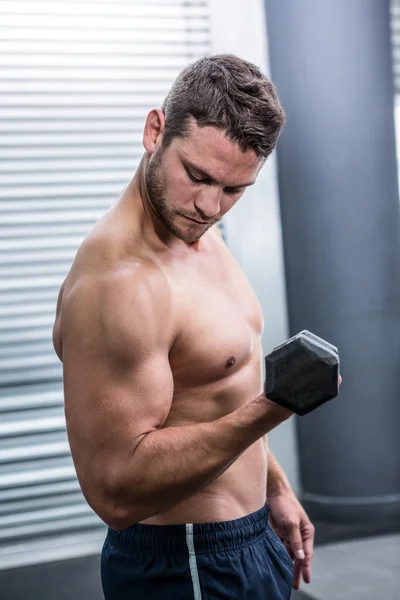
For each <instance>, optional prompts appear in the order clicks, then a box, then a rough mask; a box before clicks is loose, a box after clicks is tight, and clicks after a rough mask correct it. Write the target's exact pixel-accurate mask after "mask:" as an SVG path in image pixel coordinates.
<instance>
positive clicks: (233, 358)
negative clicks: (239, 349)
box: [225, 356, 236, 369]
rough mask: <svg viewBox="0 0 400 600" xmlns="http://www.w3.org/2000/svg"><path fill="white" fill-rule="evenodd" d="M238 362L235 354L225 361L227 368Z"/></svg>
mask: <svg viewBox="0 0 400 600" xmlns="http://www.w3.org/2000/svg"><path fill="white" fill-rule="evenodd" d="M235 362H236V358H235V357H234V356H231V357H230V358H228V360H227V361H226V363H225V368H226V369H229V368H230V367H233V365H234V364H235Z"/></svg>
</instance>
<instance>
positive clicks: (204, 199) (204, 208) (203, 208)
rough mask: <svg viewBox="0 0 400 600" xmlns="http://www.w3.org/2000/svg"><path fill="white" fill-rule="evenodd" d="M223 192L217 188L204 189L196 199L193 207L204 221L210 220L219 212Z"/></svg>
mask: <svg viewBox="0 0 400 600" xmlns="http://www.w3.org/2000/svg"><path fill="white" fill-rule="evenodd" d="M222 195H223V192H222V190H220V189H219V188H217V187H215V188H214V187H210V188H207V189H205V190H204V191H203V192H202V194H201V195H200V196H199V197H198V198H197V199H196V202H195V206H196V208H197V209H198V211H199V213H200V214H201V215H202V217H203V218H204V219H212V218H213V217H215V216H216V215H218V214H219V212H220V210H221V199H222Z"/></svg>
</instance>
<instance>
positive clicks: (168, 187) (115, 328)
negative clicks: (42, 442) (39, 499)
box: [53, 55, 314, 600]
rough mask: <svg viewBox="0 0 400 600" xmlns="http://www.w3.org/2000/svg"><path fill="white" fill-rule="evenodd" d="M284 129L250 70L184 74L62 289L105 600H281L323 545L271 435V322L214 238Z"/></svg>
mask: <svg viewBox="0 0 400 600" xmlns="http://www.w3.org/2000/svg"><path fill="white" fill-rule="evenodd" d="M283 122H284V113H283V110H282V107H281V105H280V103H279V100H278V98H277V95H276V93H275V90H274V87H273V85H272V84H271V82H270V81H269V80H268V79H267V77H265V76H264V75H263V74H262V73H261V72H260V71H259V70H258V69H257V68H256V67H255V66H254V65H252V64H250V63H248V62H245V61H243V60H241V59H239V58H237V57H234V56H231V55H223V56H222V55H221V56H214V57H209V58H205V59H202V60H200V61H197V62H196V63H194V64H192V65H190V66H189V67H187V68H186V69H185V70H184V71H183V72H182V73H181V74H180V76H179V77H178V78H177V80H176V81H175V83H174V85H173V87H172V89H171V91H170V92H169V94H168V96H167V98H166V100H165V102H164V104H163V107H162V110H157V109H155V110H152V111H151V112H150V113H149V114H148V116H147V119H146V123H145V126H144V138H143V144H144V148H145V153H144V156H143V158H142V161H141V163H140V165H139V168H138V170H137V172H136V174H135V175H134V177H133V179H132V181H131V182H130V183H129V185H128V186H127V187H126V189H125V190H124V191H123V193H122V195H121V197H120V198H119V199H118V201H117V202H116V203H115V204H114V205H113V206H112V207H111V208H110V210H108V211H107V212H106V213H105V214H104V215H103V216H102V218H100V220H99V221H98V222H97V223H96V224H95V226H94V227H93V228H92V229H91V231H90V232H89V234H88V235H87V237H86V238H85V240H84V241H83V243H82V245H81V246H80V248H79V250H78V252H77V255H76V258H75V261H74V263H73V265H72V267H71V270H70V271H69V273H68V275H67V277H66V279H65V281H64V283H63V285H62V288H61V290H60V294H59V298H58V304H57V316H56V322H55V325H54V332H53V340H54V347H55V350H56V352H57V354H58V356H59V358H60V360H62V362H63V369H64V391H65V412H66V423H67V431H68V436H69V441H70V446H71V451H72V456H73V460H74V463H75V467H76V472H77V476H78V479H79V482H80V485H81V487H82V491H83V493H84V495H85V498H86V499H87V501H88V503H89V504H90V506H91V507H92V508H93V510H94V511H95V512H96V513H97V514H98V515H99V516H100V518H101V519H103V521H104V522H105V523H106V524H107V525H108V526H109V530H108V535H107V539H106V541H105V544H104V547H103V553H102V583H103V589H104V593H105V598H106V599H107V600H111V599H113V600H114V599H118V600H125V599H126V600H127V599H128V598H129V599H133V598H135V599H143V600H145V599H146V600H158V599H161V598H162V599H163V600H178V599H186V598H187V599H190V598H195V599H196V600H200V599H203V600H206V599H207V600H214V599H217V598H218V599H222V598H239V599H241V600H244V599H247V598H251V599H252V600H259V599H260V600H261V598H262V599H268V600H283V599H287V598H289V597H290V592H291V588H292V586H293V587H294V588H298V587H299V585H300V578H301V576H302V577H303V579H304V580H305V581H306V582H309V580H310V572H311V556H312V551H313V536H314V528H313V526H312V524H311V523H310V521H309V519H308V518H307V515H306V514H305V512H304V510H303V509H302V507H301V505H300V504H299V502H298V501H297V499H296V497H295V495H294V493H293V491H292V490H291V488H290V485H289V482H288V480H287V478H286V477H285V474H284V473H283V471H282V469H281V468H280V466H279V464H278V463H277V461H276V460H275V458H274V457H273V456H272V454H271V452H270V451H269V450H268V442H267V436H266V434H267V433H268V431H270V430H271V429H273V428H274V427H276V426H277V425H279V424H280V423H281V422H282V421H284V420H286V419H288V418H289V417H290V416H291V415H292V413H290V412H289V411H288V410H286V409H284V408H281V407H279V406H277V405H275V404H273V403H272V402H271V401H269V400H268V399H267V398H266V397H265V394H264V393H263V381H262V358H263V356H262V347H261V334H262V330H263V316H262V311H261V308H260V305H259V303H258V301H257V298H256V296H255V294H254V292H253V291H252V289H251V287H250V285H249V283H248V281H247V280H246V278H245V276H244V274H243V273H242V271H241V269H240V267H239V265H238V264H237V262H236V261H235V259H234V258H233V256H232V254H231V253H230V251H229V250H228V248H227V247H226V245H225V244H224V242H223V240H222V238H221V236H220V235H219V232H218V230H217V227H216V223H217V222H218V221H219V220H220V219H221V218H222V217H223V215H224V214H226V213H227V212H228V211H229V210H230V209H231V208H232V207H233V206H234V204H235V203H236V202H237V201H238V200H239V198H240V197H241V196H242V194H243V193H244V191H245V189H246V187H247V186H249V185H253V184H254V183H255V182H256V179H257V175H258V173H259V171H260V169H261V168H262V166H263V164H264V162H265V160H266V158H267V157H268V155H269V154H270V153H271V151H272V150H273V148H274V146H275V143H276V140H277V138H278V135H279V132H280V130H281V127H282V125H283ZM267 473H268V476H267ZM293 561H294V564H293Z"/></svg>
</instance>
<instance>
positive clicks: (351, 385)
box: [266, 0, 400, 520]
mask: <svg viewBox="0 0 400 600" xmlns="http://www.w3.org/2000/svg"><path fill="white" fill-rule="evenodd" d="M266 13H267V27H268V37H269V51H270V64H271V73H272V78H273V80H274V82H275V84H276V85H277V87H278V92H279V94H280V97H281V100H282V103H283V105H284V107H285V109H286V111H287V124H286V127H285V131H284V133H283V135H282V136H281V139H280V141H279V144H278V168H279V190H280V202H281V217H282V227H283V242H284V257H285V271H286V281H287V294H288V310H289V324H290V331H291V334H292V335H293V334H294V333H297V332H298V331H300V330H302V329H309V330H311V331H313V332H314V333H316V334H317V335H320V336H321V337H323V338H325V339H327V340H328V341H330V342H332V343H334V344H335V345H337V346H338V348H339V352H340V357H341V363H342V364H341V372H342V375H343V385H342V388H341V393H340V397H339V398H338V399H335V400H332V401H331V402H330V403H328V404H326V405H324V406H322V407H320V408H319V409H317V410H316V411H315V412H313V413H311V414H310V415H307V416H305V417H303V418H297V417H296V418H297V427H298V439H299V458H300V476H301V484H302V490H303V493H302V499H303V503H304V506H305V508H306V509H307V511H308V513H309V514H310V515H311V516H312V517H313V518H323V519H330V520H335V519H336V520H348V519H356V520H367V519H374V520H377V519H389V518H394V517H398V516H399V515H400V235H399V198H398V184H397V164H396V154H395V138H394V116H393V84H392V71H391V56H390V29H389V2H388V1H387V0H323V1H321V0H301V1H298V0H266Z"/></svg>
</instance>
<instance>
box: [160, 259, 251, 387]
mask: <svg viewBox="0 0 400 600" xmlns="http://www.w3.org/2000/svg"><path fill="white" fill-rule="evenodd" d="M171 281H172V286H173V290H174V299H175V301H176V310H177V316H178V322H179V335H178V338H177V340H176V343H175V345H174V347H173V349H172V351H171V353H170V364H171V368H172V371H173V374H174V383H175V390H176V392H179V390H180V389H187V388H188V387H192V388H193V387H195V386H205V385H211V384H213V383H217V382H218V381H221V380H223V379H225V378H226V377H229V376H232V375H233V374H234V373H237V372H238V371H240V370H241V369H243V367H244V366H245V365H246V364H247V363H248V362H249V361H250V360H251V359H252V357H254V355H255V354H256V353H258V350H259V346H260V337H261V333H262V329H263V316H262V310H261V307H260V304H259V302H258V300H257V297H256V295H255V293H254V291H253V289H252V288H251V286H250V283H249V282H248V280H247V278H246V277H245V275H244V273H243V272H242V270H241V269H240V267H239V265H238V264H237V263H236V261H235V260H234V259H233V258H231V257H230V256H229V254H228V255H227V256H226V255H225V256H222V257H214V258H213V259H210V260H209V261H205V262H204V263H201V264H198V265H196V267H193V268H191V267H188V266H185V267H182V266H179V267H177V268H176V269H174V271H173V273H171Z"/></svg>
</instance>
